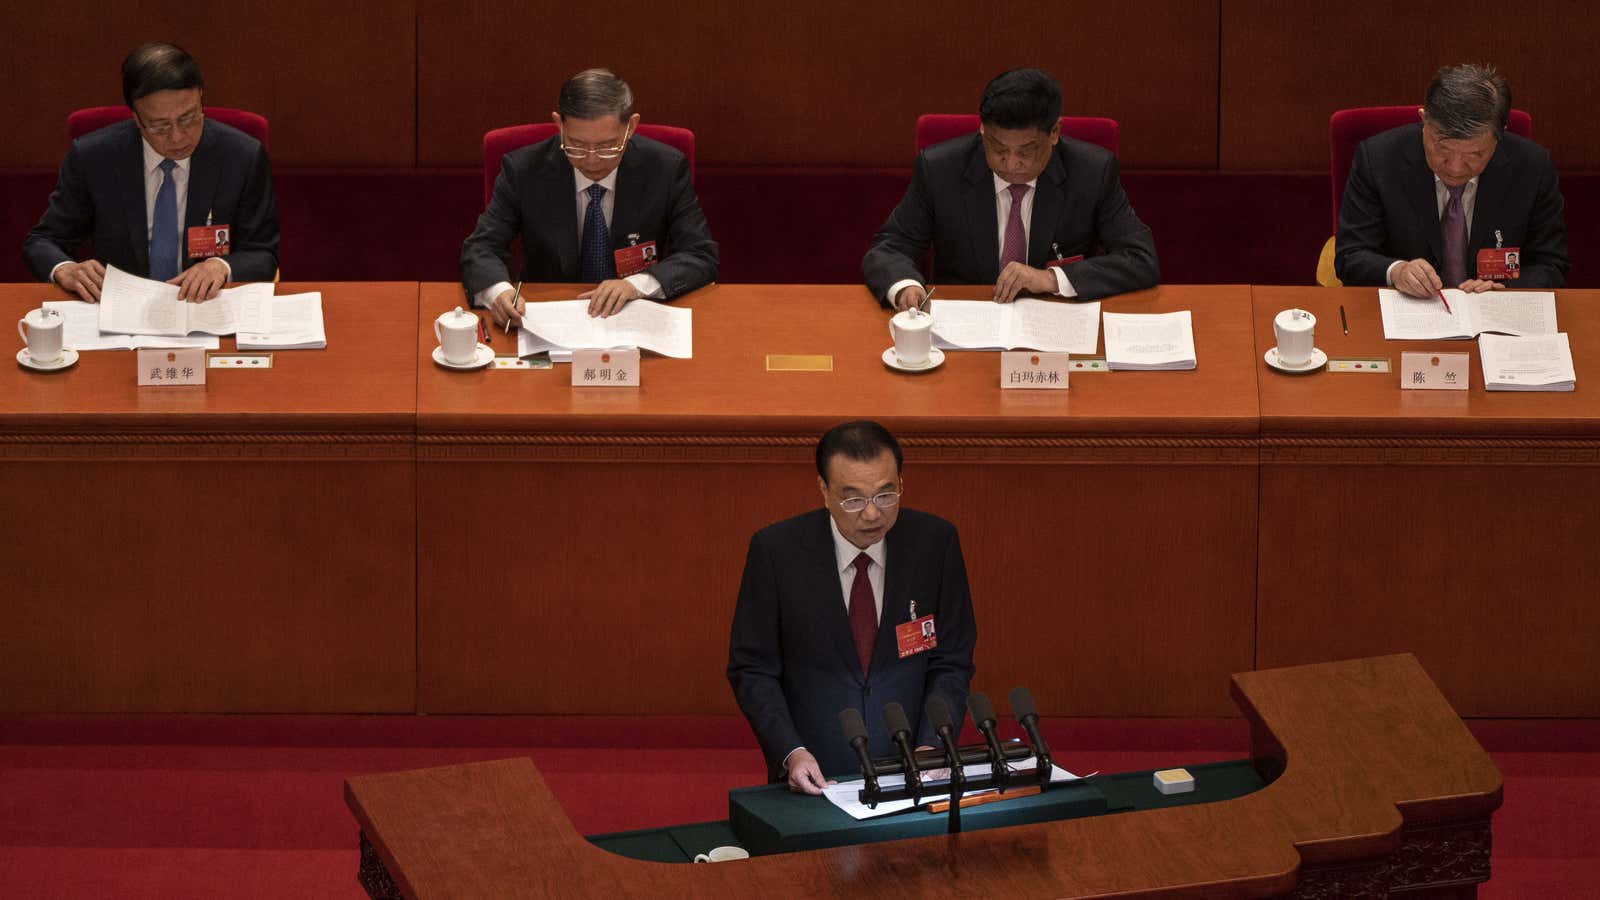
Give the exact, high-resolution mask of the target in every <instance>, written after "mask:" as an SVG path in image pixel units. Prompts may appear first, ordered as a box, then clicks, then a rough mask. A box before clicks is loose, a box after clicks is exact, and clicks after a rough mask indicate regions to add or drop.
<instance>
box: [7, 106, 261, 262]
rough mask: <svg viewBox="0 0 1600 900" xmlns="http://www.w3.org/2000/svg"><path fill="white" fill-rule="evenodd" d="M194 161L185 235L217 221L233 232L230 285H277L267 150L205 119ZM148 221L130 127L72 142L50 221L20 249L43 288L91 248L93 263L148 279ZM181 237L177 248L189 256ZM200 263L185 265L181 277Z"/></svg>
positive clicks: (137, 143)
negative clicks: (59, 267) (60, 267)
mask: <svg viewBox="0 0 1600 900" xmlns="http://www.w3.org/2000/svg"><path fill="white" fill-rule="evenodd" d="M191 159H192V160H193V162H191V163H190V165H189V199H188V202H187V204H186V209H185V220H184V227H185V228H192V227H195V226H198V225H204V224H205V223H206V213H207V212H209V213H211V220H212V221H213V222H214V223H216V224H218V225H223V224H226V225H228V226H229V227H230V233H229V236H228V237H229V243H230V245H231V250H230V252H229V254H228V256H227V263H228V265H229V266H230V267H231V268H232V269H233V276H232V277H233V280H234V281H271V280H272V279H273V277H274V276H275V275H276V274H277V272H278V210H277V205H276V203H275V201H274V200H273V196H272V167H271V166H270V165H269V164H268V162H267V150H266V148H265V147H263V146H261V142H260V141H258V140H256V139H255V138H253V137H251V136H249V135H247V134H245V133H244V132H242V131H239V130H237V129H235V128H232V127H230V126H227V125H224V124H222V123H221V122H218V121H216V120H214V119H207V120H206V122H205V130H204V131H203V132H201V135H200V144H199V146H197V147H196V148H195V151H194V156H193V157H191ZM146 217H147V214H146V212H145V199H144V149H143V146H142V141H141V140H140V136H139V126H138V125H136V124H135V123H134V121H133V120H132V119H128V120H126V121H123V122H118V123H116V124H114V125H107V126H106V127H104V128H101V129H98V130H96V131H92V132H90V133H89V134H86V135H84V136H83V137H81V138H78V139H77V140H75V141H73V142H72V149H70V150H68V151H67V158H66V159H65V160H63V161H62V163H61V175H60V177H59V178H58V179H57V180H56V189H55V192H54V193H52V194H51V195H50V205H49V206H48V207H47V208H46V209H45V211H44V217H43V218H41V219H40V220H39V224H38V225H35V226H34V228H33V230H32V231H30V232H28V237H27V239H26V240H24V241H23V242H22V256H23V258H24V259H25V260H27V263H28V268H29V269H30V270H31V271H32V272H33V274H34V277H36V278H38V279H39V280H40V281H45V280H47V279H49V277H50V270H51V269H53V268H55V266H56V264H57V263H61V262H66V261H68V260H70V259H72V253H73V251H74V250H76V249H77V247H78V245H79V244H81V243H83V241H84V240H85V239H87V240H90V241H92V242H93V256H94V258H95V259H98V260H100V261H101V262H104V263H107V264H109V265H113V266H116V267H117V268H119V269H122V270H123V271H125V272H130V273H132V274H134V275H140V276H145V275H149V274H150V238H149V232H150V229H149V226H148V225H146V224H145V220H146ZM183 237H184V236H183V235H179V238H178V239H179V242H180V243H179V246H181V247H187V246H188V243H187V241H184V239H183ZM200 261H201V260H198V259H185V260H184V262H183V267H184V268H185V269H187V268H189V267H190V266H192V265H194V264H195V263H197V262H200Z"/></svg>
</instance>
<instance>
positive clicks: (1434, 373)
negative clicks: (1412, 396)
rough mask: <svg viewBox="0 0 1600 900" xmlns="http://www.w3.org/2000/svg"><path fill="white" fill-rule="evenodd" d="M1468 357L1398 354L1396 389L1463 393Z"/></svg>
mask: <svg viewBox="0 0 1600 900" xmlns="http://www.w3.org/2000/svg"><path fill="white" fill-rule="evenodd" d="M1471 358H1472V357H1471V355H1470V354H1467V353H1426V352H1417V351H1409V352H1405V353H1401V354H1400V389H1401V390H1405V391H1464V390H1466V389H1467V375H1468V373H1469V372H1470V371H1471V370H1470V369H1469V368H1468V365H1469V362H1470V360H1471Z"/></svg>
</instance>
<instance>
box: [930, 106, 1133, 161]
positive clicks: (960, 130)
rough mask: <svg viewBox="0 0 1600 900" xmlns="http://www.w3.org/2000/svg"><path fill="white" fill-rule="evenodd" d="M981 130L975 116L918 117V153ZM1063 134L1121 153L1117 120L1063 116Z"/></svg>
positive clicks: (941, 114)
mask: <svg viewBox="0 0 1600 900" xmlns="http://www.w3.org/2000/svg"><path fill="white" fill-rule="evenodd" d="M977 130H978V117H977V116H975V115H950V114H946V113H930V114H928V115H925V116H918V117H917V151H918V152H921V151H922V150H924V149H926V148H928V147H929V146H931V145H933V144H937V143H939V142H940V141H948V140H950V139H951V138H956V137H961V136H962V135H964V134H971V133H973V132H974V131H977ZM1061 133H1062V134H1064V135H1066V136H1067V137H1069V138H1073V139H1075V140H1080V141H1088V142H1089V143H1091V144H1099V145H1100V146H1102V147H1104V148H1106V149H1107V150H1110V151H1111V152H1112V153H1115V152H1117V135H1118V129H1117V120H1116V119H1102V118H1100V117H1098V116H1062V117H1061Z"/></svg>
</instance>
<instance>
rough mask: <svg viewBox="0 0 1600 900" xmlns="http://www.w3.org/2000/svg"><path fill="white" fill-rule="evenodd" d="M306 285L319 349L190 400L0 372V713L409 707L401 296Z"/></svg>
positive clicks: (111, 366)
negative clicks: (1, 619) (1, 511)
mask: <svg viewBox="0 0 1600 900" xmlns="http://www.w3.org/2000/svg"><path fill="white" fill-rule="evenodd" d="M318 287H319V286H317V285H295V284H284V285H280V286H279V289H278V291H279V293H290V292H294V291H297V290H314V289H317V288H318ZM320 287H321V289H322V291H323V309H324V315H325V319H326V324H327V333H328V344H329V347H330V348H332V349H330V350H329V351H327V352H282V353H278V354H277V355H276V357H275V359H274V367H273V368H272V369H270V370H264V371H222V370H215V369H214V370H211V371H210V372H208V374H207V384H206V385H205V386H204V387H174V388H140V387H137V386H136V384H135V362H134V355H133V354H131V353H118V352H95V353H84V354H82V355H81V357H80V360H79V362H78V364H77V365H76V367H74V368H73V369H70V370H68V371H65V372H57V373H51V374H41V373H37V372H31V371H28V370H26V369H23V368H22V367H21V366H20V365H17V364H13V363H11V362H9V361H8V362H7V364H6V365H5V366H0V497H4V498H5V500H4V508H5V515H4V520H5V524H4V529H5V533H4V539H3V540H0V572H4V576H3V580H4V588H3V593H4V595H5V598H6V599H5V602H4V608H5V613H6V617H5V624H4V627H0V711H5V712H105V711H130V712H151V711H178V712H201V711H219V712H349V711H354V710H369V711H393V712H401V711H410V710H412V709H414V707H415V699H414V687H413V685H414V679H415V673H416V665H415V656H414V653H413V651H412V647H413V645H414V640H415V630H416V629H415V619H414V611H415V607H414V603H415V600H414V598H415V596H416V594H415V586H416V580H415V574H414V563H413V561H414V559H415V556H416V534H415V520H416V512H415V483H416V482H415V473H414V465H415V464H414V460H415V409H416V364H415V363H414V362H413V361H412V358H411V353H410V347H411V344H412V342H413V341H414V340H415V334H416V330H417V326H416V319H417V317H416V302H415V298H416V292H417V286H416V284H415V283H391V284H359V285H358V284H342V285H324V286H320ZM63 298H64V296H63V295H62V294H61V293H60V292H59V291H57V290H56V289H54V288H53V287H48V286H45V285H0V311H3V312H4V313H5V314H4V315H0V319H4V320H5V321H6V322H7V323H10V322H12V321H15V320H16V319H18V318H20V317H21V316H22V314H23V312H24V311H26V310H28V309H31V308H35V307H37V306H38V305H39V303H40V302H41V301H43V300H51V299H63ZM8 346H11V345H10V344H8ZM222 346H223V349H230V348H232V346H233V340H232V338H223V340H222ZM13 352H14V351H13Z"/></svg>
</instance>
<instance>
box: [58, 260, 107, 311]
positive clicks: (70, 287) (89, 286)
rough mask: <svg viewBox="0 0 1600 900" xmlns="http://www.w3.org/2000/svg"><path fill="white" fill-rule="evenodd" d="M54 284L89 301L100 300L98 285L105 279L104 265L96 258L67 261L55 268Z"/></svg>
mask: <svg viewBox="0 0 1600 900" xmlns="http://www.w3.org/2000/svg"><path fill="white" fill-rule="evenodd" d="M55 279H56V285H57V286H58V287H60V288H61V289H62V290H63V291H66V292H67V293H69V294H77V295H78V296H79V297H80V298H82V299H84V300H87V301H89V302H90V303H99V302H100V285H101V284H103V283H105V280H106V267H105V266H103V265H101V264H100V260H98V259H89V260H84V261H83V262H74V263H67V264H66V265H64V266H62V267H60V268H59V269H56V275H55Z"/></svg>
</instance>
